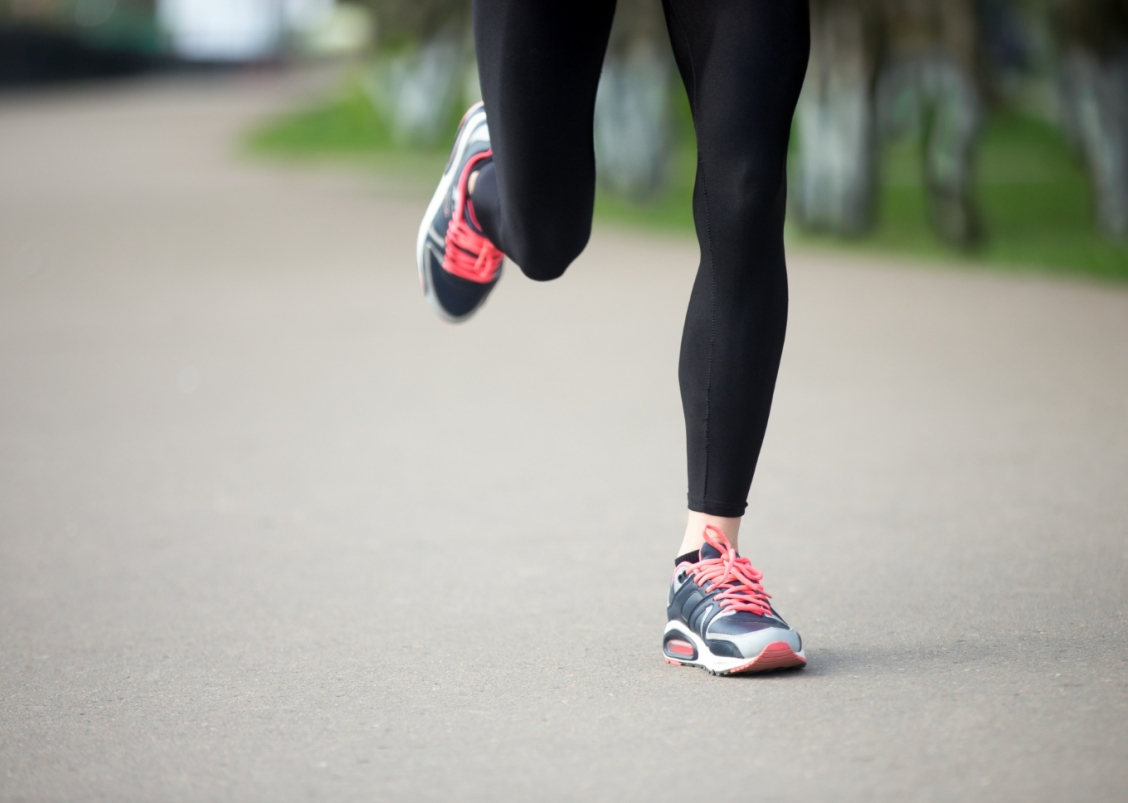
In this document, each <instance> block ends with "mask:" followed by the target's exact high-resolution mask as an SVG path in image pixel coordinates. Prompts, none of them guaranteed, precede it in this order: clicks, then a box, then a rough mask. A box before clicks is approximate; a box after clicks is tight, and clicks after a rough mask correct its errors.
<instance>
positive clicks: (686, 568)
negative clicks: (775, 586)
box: [662, 526, 807, 675]
mask: <svg viewBox="0 0 1128 803" xmlns="http://www.w3.org/2000/svg"><path fill="white" fill-rule="evenodd" d="M762 578H763V575H762V574H761V573H760V572H759V571H758V570H756V569H755V568H753V566H752V564H751V563H749V562H748V558H742V557H740V556H739V555H737V554H736V550H734V549H733V548H732V545H731V544H730V543H729V540H728V538H726V537H725V534H724V533H722V532H721V531H720V530H718V529H717V528H715V527H712V526H710V527H706V528H705V544H704V545H703V546H702V547H701V554H700V560H698V562H697V563H692V562H690V561H684V562H682V563H680V564H678V566H677V567H676V568H675V569H674V578H673V581H672V582H671V583H670V601H669V603H668V605H667V608H666V615H667V616H668V617H669V622H668V623H667V624H666V632H665V634H664V635H663V636H662V654H663V655H665V657H666V662H667V663H671V664H677V665H682V666H699V667H701V668H702V669H707V670H709V671H710V672H712V673H713V674H714V675H734V674H737V673H740V672H766V671H768V670H770V669H785V668H788V667H797V666H803V665H805V664H806V663H807V657H806V656H805V655H804V654H803V640H802V639H800V638H799V634H798V633H796V632H795V631H794V630H792V629H791V628H790V627H789V626H788V624H787V622H785V621H783V619H782V618H781V617H780V615H779V614H778V613H776V612H775V611H774V610H773V609H772V606H771V604H770V603H769V602H768V600H769V599H770V598H771V595H770V594H768V593H767V592H766V591H764V587H763V586H761V585H760V580H761V579H762Z"/></svg>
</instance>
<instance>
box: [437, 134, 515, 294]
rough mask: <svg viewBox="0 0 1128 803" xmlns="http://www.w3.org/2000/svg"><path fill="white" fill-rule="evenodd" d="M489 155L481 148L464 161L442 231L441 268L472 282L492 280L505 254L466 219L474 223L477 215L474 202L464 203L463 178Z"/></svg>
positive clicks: (465, 180)
mask: <svg viewBox="0 0 1128 803" xmlns="http://www.w3.org/2000/svg"><path fill="white" fill-rule="evenodd" d="M492 156H493V151H492V150H488V151H483V152H482V153H479V154H475V155H474V156H473V157H472V158H471V159H470V161H469V162H467V163H466V168H465V169H464V170H463V171H462V176H461V177H460V178H459V179H458V192H457V193H455V202H454V216H453V217H452V218H451V221H450V226H449V227H448V228H447V234H446V252H445V253H444V254H443V270H445V271H446V272H447V273H453V274H454V275H455V276H459V277H461V278H463V279H469V280H470V281H472V282H482V283H484V282H489V281H492V280H493V277H494V276H496V275H497V269H498V268H499V267H500V266H501V260H502V259H504V258H505V254H503V253H502V252H501V249H499V248H498V247H497V246H496V245H494V244H493V243H491V242H490V241H489V238H487V237H486V236H485V235H483V234H479V233H478V232H477V231H474V228H473V227H471V225H470V220H473V221H474V225H475V226H477V225H478V219H477V217H476V216H475V215H474V205H473V204H470V205H469V207H467V203H466V202H467V196H468V194H469V193H467V192H466V182H467V181H469V179H470V174H471V173H473V172H474V168H475V167H476V166H477V165H478V164H479V163H481V162H483V161H485V160H486V159H489V158H490V157H492ZM467 212H469V215H470V220H467Z"/></svg>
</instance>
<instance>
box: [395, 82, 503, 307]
mask: <svg viewBox="0 0 1128 803" xmlns="http://www.w3.org/2000/svg"><path fill="white" fill-rule="evenodd" d="M492 157H493V151H492V150H491V149H490V131H489V128H488V127H487V126H486V112H485V109H484V108H483V106H482V104H481V103H476V104H474V105H473V106H471V107H470V110H469V111H467V112H466V114H465V116H464V117H463V118H462V123H461V124H460V125H459V127H458V135H457V136H456V137H455V139H454V149H453V150H452V151H451V154H450V159H449V161H447V166H446V169H445V170H444V171H443V177H442V178H441V179H440V180H439V187H438V189H437V190H435V195H434V197H433V198H432V199H431V203H430V205H429V206H428V207H427V213H426V214H425V215H424V216H423V222H422V223H421V224H420V225H419V237H418V239H417V240H416V259H417V261H418V264H419V281H420V282H422V283H423V295H424V297H425V298H426V299H427V302H428V303H429V304H430V305H431V308H432V309H433V310H435V312H436V313H437V314H438V315H439V317H441V318H443V319H444V320H447V321H450V322H452V323H457V322H459V321H464V320H466V319H467V318H469V317H470V316H471V315H473V314H474V312H475V311H477V309H478V307H480V306H482V304H483V303H484V302H485V300H486V297H487V296H488V295H489V294H490V291H491V290H493V288H494V285H495V284H497V280H498V278H499V277H500V276H501V263H502V260H503V259H504V257H505V255H504V254H502V253H501V251H499V250H498V248H497V246H495V245H494V244H493V243H491V242H490V241H489V240H488V239H487V238H486V236H485V235H484V234H482V230H481V228H480V227H479V226H478V221H477V218H476V217H475V216H474V206H473V204H471V203H469V198H468V193H467V191H466V185H467V182H468V181H469V178H470V174H471V173H473V172H474V171H475V170H480V169H481V168H482V167H483V166H485V165H486V164H487V163H488V162H489V161H490V159H491V158H492Z"/></svg>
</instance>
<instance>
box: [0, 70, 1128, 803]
mask: <svg viewBox="0 0 1128 803" xmlns="http://www.w3.org/2000/svg"><path fill="white" fill-rule="evenodd" d="M308 89H309V87H308V86H306V85H305V84H303V83H302V81H300V80H298V81H296V80H295V79H293V78H290V79H281V78H279V77H277V76H270V75H257V76H247V77H242V78H238V79H230V80H229V79H221V78H202V79H193V80H162V81H157V82H134V83H122V84H118V85H114V86H111V87H109V88H79V89H73V90H65V91H53V92H48V93H44V94H36V95H24V96H8V97H7V98H5V99H3V100H2V101H0V800H4V801H77V800H83V801H87V800H89V801H98V800H104V801H127V800H137V801H153V800H168V801H210V800H225V801H244V800H246V801H258V800H261V801H287V800H309V799H322V800H335V801H337V800H340V801H346V800H356V801H361V800H363V801H383V800H388V801H407V800H411V801H424V800H457V801H478V800H481V801H531V800H537V801H541V800H543V801H554V800H561V801H572V800H584V801H622V800H648V801H650V800H708V801H712V800H716V801H730V800H731V801H748V800H758V799H774V800H802V801H807V802H808V803H809V802H810V801H951V800H961V801H980V800H983V801H989V800H990V801H993V800H1014V801H1060V800H1085V801H1123V800H1125V799H1126V798H1128V671H1126V670H1128V615H1126V614H1128V540H1126V533H1128V290H1126V289H1125V288H1124V287H1123V286H1114V285H1104V284H1098V283H1086V282H1081V281H1064V280H1059V279H1054V278H1049V277H1040V276H1036V275H1030V274H1025V275H1023V274H1019V273H1006V272H998V271H986V270H982V269H974V268H967V267H964V268H958V267H947V266H929V265H912V264H900V263H898V262H897V261H895V260H892V259H871V258H867V257H863V256H859V255H854V256H850V257H844V256H840V255H836V254H834V253H820V252H802V251H793V252H792V253H791V254H790V271H791V325H790V330H789V334H788V341H787V346H786V349H785V353H784V360H783V368H782V373H781V376H780V381H779V388H778V393H777V396H776V407H775V410H774V412H773V414H772V421H771V426H770V429H769V433H768V437H767V442H766V445H765V449H764V453H763V458H762V461H761V464H760V469H759V475H758V478H757V481H756V484H755V487H754V489H753V493H752V499H751V506H750V512H749V516H748V520H747V523H746V532H745V535H744V539H743V546H744V551H745V553H746V554H748V555H749V556H750V557H751V558H752V559H753V561H754V562H755V563H756V564H757V565H758V566H759V567H760V568H762V569H763V570H764V572H765V575H766V581H765V582H766V585H767V587H768V589H769V590H770V591H771V592H772V593H773V595H774V598H775V602H776V603H777V604H778V607H779V608H780V610H781V611H782V612H783V614H784V615H785V616H786V617H787V618H788V619H789V620H790V621H792V622H793V623H794V624H795V626H796V627H797V628H798V629H799V630H800V632H801V633H802V634H803V637H804V641H805V645H806V648H807V653H808V656H809V660H810V664H809V666H808V667H807V668H806V669H805V670H803V671H800V672H789V673H777V674H774V675H769V676H759V677H746V678H733V679H723V678H713V677H711V676H709V675H707V674H706V673H704V672H701V671H696V670H691V669H685V668H676V667H672V666H668V665H667V664H665V663H664V662H663V661H662V659H661V655H660V651H659V643H660V635H661V631H662V627H663V625H664V615H665V610H664V606H665V595H666V588H667V583H668V580H669V574H670V570H671V568H672V563H671V559H672V558H673V555H674V550H675V549H676V547H677V545H678V541H679V537H680V532H681V528H682V526H683V515H684V514H683V500H684V466H683V459H684V458H683V449H684V441H683V434H682V422H681V412H680V404H679V400H678V389H677V374H676V361H677V353H678V341H679V337H680V329H681V323H682V318H683V315H684V310H685V305H686V300H687V297H688V292H689V288H690V285H691V282H692V279H693V272H694V269H695V265H696V260H697V251H696V246H695V244H694V243H693V242H691V241H688V240H686V239H682V238H679V237H673V236H670V237H665V236H658V235H653V234H640V233H637V232H630V231H621V230H615V229H608V228H598V229H597V230H596V233H595V236H594V238H593V240H592V243H591V245H590V247H589V248H588V250H587V251H586V252H585V253H584V255H583V256H582V257H581V258H580V260H579V261H578V262H577V263H576V264H575V265H574V266H573V268H572V269H571V270H570V271H569V273H568V274H567V275H566V276H565V277H564V278H563V279H562V280H560V281H558V282H555V283H553V284H548V285H543V284H536V283H533V282H529V281H527V280H525V279H524V278H523V277H521V276H520V275H519V273H518V272H517V271H516V270H513V269H512V268H510V269H509V270H508V272H507V275H506V276H505V278H504V279H503V281H502V283H501V285H500V286H499V288H498V290H497V292H496V294H495V296H494V297H493V298H491V300H490V302H489V304H488V305H487V306H486V308H485V309H484V310H483V311H482V313H481V315H480V316H479V317H478V318H476V319H475V320H474V321H472V322H471V323H469V324H467V325H463V326H450V325H446V324H442V323H440V322H438V321H437V320H435V319H434V318H433V316H432V314H431V313H430V312H429V311H428V309H427V308H426V306H425V305H424V303H423V301H422V298H421V293H420V290H419V286H418V283H417V280H416V276H415V268H414V264H413V246H414V232H415V228H416V225H417V221H418V217H419V215H420V213H421V211H422V209H423V207H424V205H425V203H426V197H425V195H424V194H423V193H422V191H421V189H420V188H414V189H412V188H406V187H405V186H396V185H392V184H390V183H388V182H386V181H383V180H381V179H379V178H378V177H376V176H374V175H370V174H365V173H363V172H361V173H356V172H349V171H341V170H325V169H320V168H291V169H282V168H276V167H272V166H268V165H264V164H261V163H252V162H248V161H246V160H245V159H241V158H239V157H238V156H237V154H236V151H237V147H236V145H235V143H236V141H237V139H238V132H239V131H241V130H242V129H243V128H244V127H245V126H246V125H247V124H248V122H249V121H250V120H252V119H254V118H255V117H256V116H257V115H260V114H262V113H264V112H265V111H267V110H269V109H271V108H278V107H281V106H283V105H285V104H287V103H290V102H293V100H294V99H295V98H296V97H297V96H299V95H300V94H302V93H303V92H305V91H307V90H308Z"/></svg>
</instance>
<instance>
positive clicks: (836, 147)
mask: <svg viewBox="0 0 1128 803" xmlns="http://www.w3.org/2000/svg"><path fill="white" fill-rule="evenodd" d="M877 11H878V9H877V7H876V5H875V4H874V3H872V2H869V0H811V60H810V63H809V65H808V67H807V79H806V81H805V83H804V85H803V92H802V94H801V95H800V97H799V105H798V108H797V109H796V123H797V130H798V135H799V138H798V144H799V154H798V161H797V166H796V170H795V173H796V175H795V178H796V181H795V182H794V186H793V190H792V195H791V197H792V208H793V210H794V212H795V214H796V216H797V217H798V219H799V221H800V223H802V224H803V225H805V226H807V227H808V228H812V229H824V230H828V231H832V232H836V233H839V234H854V233H858V232H862V231H865V230H866V229H868V228H869V227H870V226H871V225H872V223H873V217H874V199H875V196H876V187H877V138H876V126H875V119H874V118H875V115H874V81H875V79H876V75H877V63H878V59H879V53H880V48H879V29H878V21H879V18H878V14H877Z"/></svg>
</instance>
